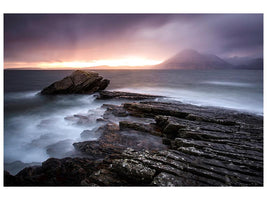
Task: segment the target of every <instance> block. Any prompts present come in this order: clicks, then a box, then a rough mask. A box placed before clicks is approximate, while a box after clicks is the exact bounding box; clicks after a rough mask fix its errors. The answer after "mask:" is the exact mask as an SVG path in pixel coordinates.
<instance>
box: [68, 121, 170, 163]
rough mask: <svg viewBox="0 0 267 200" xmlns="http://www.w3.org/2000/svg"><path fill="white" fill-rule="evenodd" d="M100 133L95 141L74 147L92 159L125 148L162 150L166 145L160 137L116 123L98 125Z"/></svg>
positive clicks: (76, 144) (79, 143)
mask: <svg viewBox="0 0 267 200" xmlns="http://www.w3.org/2000/svg"><path fill="white" fill-rule="evenodd" d="M100 129H102V130H103V133H102V135H101V136H100V137H99V139H98V140H97V141H85V142H77V143H74V144H73V146H74V147H75V149H77V150H79V151H81V152H83V153H85V154H86V155H89V156H92V158H94V159H100V158H104V157H105V156H107V155H111V154H121V153H122V152H123V151H124V150H125V149H127V148H129V147H130V148H133V149H135V150H143V149H148V150H152V151H153V150H154V151H156V150H162V149H166V146H165V145H163V144H162V142H161V138H160V137H157V136H153V135H150V134H148V133H146V132H142V131H137V130H128V131H125V130H120V129H119V127H118V125H116V124H107V125H104V126H103V127H100Z"/></svg>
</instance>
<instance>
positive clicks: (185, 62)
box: [159, 49, 231, 69]
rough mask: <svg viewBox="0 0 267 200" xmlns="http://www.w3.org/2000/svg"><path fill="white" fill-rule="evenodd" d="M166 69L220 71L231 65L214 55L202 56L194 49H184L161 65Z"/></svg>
mask: <svg viewBox="0 0 267 200" xmlns="http://www.w3.org/2000/svg"><path fill="white" fill-rule="evenodd" d="M159 66H160V67H161V68H165V69H218V68H226V67H230V66H231V64H229V63H228V62H226V61H224V60H223V59H221V58H219V57H218V56H216V55H212V54H202V53H199V52H198V51H196V50H194V49H184V50H182V51H180V52H179V53H177V54H176V55H175V56H173V57H171V58H169V59H167V60H166V61H164V62H163V63H161V64H160V65H159Z"/></svg>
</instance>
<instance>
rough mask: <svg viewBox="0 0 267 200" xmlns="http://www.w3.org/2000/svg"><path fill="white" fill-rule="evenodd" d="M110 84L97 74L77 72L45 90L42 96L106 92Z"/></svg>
mask: <svg viewBox="0 0 267 200" xmlns="http://www.w3.org/2000/svg"><path fill="white" fill-rule="evenodd" d="M109 82H110V81H109V80H107V79H103V77H102V76H99V74H98V73H96V72H85V71H81V70H76V71H74V72H73V73H72V74H71V75H70V76H67V77H65V78H64V79H62V80H60V81H56V82H54V83H53V84H51V85H50V86H48V87H46V88H44V89H43V90H42V91H41V94H42V95H53V94H92V93H94V92H97V91H101V90H104V89H105V88H106V87H107V86H108V84H109Z"/></svg>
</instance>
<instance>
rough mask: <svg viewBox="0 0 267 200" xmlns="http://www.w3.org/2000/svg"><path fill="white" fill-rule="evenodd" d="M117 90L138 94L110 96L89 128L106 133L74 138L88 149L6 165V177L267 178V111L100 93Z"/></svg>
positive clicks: (71, 182)
mask: <svg viewBox="0 0 267 200" xmlns="http://www.w3.org/2000/svg"><path fill="white" fill-rule="evenodd" d="M110 98H120V99H130V100H132V102H125V103H122V104H121V105H111V104H103V108H105V109H106V111H105V113H104V114H103V116H102V118H99V119H97V120H98V121H99V122H101V123H103V125H102V126H101V127H100V128H98V129H97V130H96V131H95V132H94V133H91V132H90V131H89V132H86V133H83V134H96V133H97V134H99V135H101V136H100V137H99V139H98V140H96V141H84V142H78V143H74V144H73V145H74V147H75V149H76V150H77V151H79V152H80V153H81V155H82V156H80V157H67V158H63V159H56V158H50V159H48V160H46V161H45V162H43V163H42V165H41V166H33V167H27V168H24V169H23V170H22V171H20V172H19V173H18V174H16V175H15V176H13V175H11V174H9V172H7V171H5V173H4V185H5V186H263V117H262V116H256V115H251V114H247V113H241V112H237V111H232V110H225V109H220V108H213V107H199V106H194V105H190V104H183V103H181V102H170V101H165V100H164V99H162V98H161V97H159V96H153V95H144V94H135V93H126V92H110V91H109V92H107V91H100V92H99V94H98V98H97V99H96V101H100V99H102V100H104V99H110ZM154 99H155V100H154ZM137 100H142V101H141V102H140V101H137ZM88 123H90V122H88Z"/></svg>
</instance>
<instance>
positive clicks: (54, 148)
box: [4, 70, 263, 163]
mask: <svg viewBox="0 0 267 200" xmlns="http://www.w3.org/2000/svg"><path fill="white" fill-rule="evenodd" d="M71 72H72V71H67V70H66V71H38V70H36V71H26V70H25V71H19V70H5V71H4V159H5V160H4V161H5V163H10V162H13V161H17V160H19V161H22V162H25V163H30V162H42V161H44V160H46V159H47V158H49V157H57V158H62V157H65V156H69V155H72V154H73V152H75V151H74V148H73V146H72V143H74V142H78V141H83V140H97V138H98V137H99V135H94V134H92V135H91V136H88V137H87V138H84V137H81V133H82V132H83V131H84V130H96V129H97V128H98V127H99V126H101V123H96V122H95V120H96V119H97V118H99V117H101V115H102V114H103V113H104V109H103V108H101V106H102V104H103V103H112V104H121V103H122V101H115V100H108V101H95V97H94V95H67V96H64V95H63V96H62V95H61V96H52V97H45V96H40V95H38V93H39V92H40V91H41V89H42V88H44V87H46V86H48V85H49V84H51V83H52V82H54V81H56V80H60V79H62V78H64V77H65V76H67V75H69V74H70V73H71ZM97 72H99V73H100V74H101V75H102V76H103V77H105V78H108V79H110V80H111V83H110V85H109V86H108V88H107V90H117V91H128V92H138V93H148V94H157V95H163V96H166V98H165V100H179V101H182V102H185V103H191V104H196V105H203V106H215V107H224V108H229V109H234V110H239V111H243V112H249V113H253V114H257V115H263V71H261V70H154V71H153V70H111V71H107V70H101V71H97ZM74 115H75V116H76V117H75V116H74ZM79 116H82V117H79ZM84 116H85V117H86V119H84V118H83V117H84Z"/></svg>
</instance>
